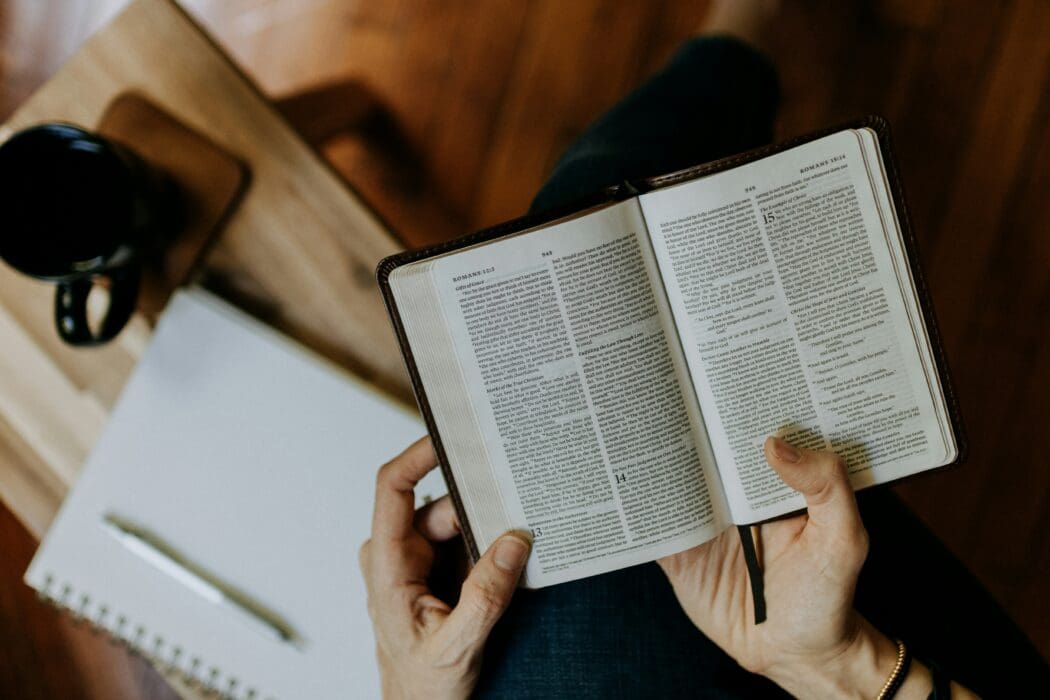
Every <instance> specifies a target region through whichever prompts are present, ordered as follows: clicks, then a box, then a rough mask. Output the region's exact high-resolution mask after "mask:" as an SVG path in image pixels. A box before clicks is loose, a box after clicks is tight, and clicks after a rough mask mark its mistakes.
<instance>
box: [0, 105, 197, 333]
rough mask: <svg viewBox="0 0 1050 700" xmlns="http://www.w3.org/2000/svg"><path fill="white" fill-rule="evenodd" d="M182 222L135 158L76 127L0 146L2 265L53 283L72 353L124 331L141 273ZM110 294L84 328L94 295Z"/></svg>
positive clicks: (48, 129)
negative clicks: (95, 291)
mask: <svg viewBox="0 0 1050 700" xmlns="http://www.w3.org/2000/svg"><path fill="white" fill-rule="evenodd" d="M180 221H181V205H180V201H179V193H178V189H177V188H176V186H175V184H174V182H173V181H172V180H171V179H170V178H169V177H168V176H167V175H165V174H164V173H162V172H160V171H158V170H157V169H155V168H152V167H150V166H149V165H147V164H146V163H145V162H144V161H143V160H142V159H141V158H139V157H138V156H137V155H136V154H135V153H133V152H132V151H131V150H130V149H128V148H126V147H124V146H122V145H120V144H117V143H114V142H113V141H110V140H108V139H104V138H101V137H99V136H96V135H95V134H92V133H90V132H88V131H85V130H83V129H81V128H79V127H76V126H72V125H70V124H42V125H39V126H34V127H30V128H28V129H25V130H24V131H20V132H18V133H17V134H15V135H14V136H12V137H11V138H10V139H8V140H7V141H6V142H5V143H4V144H3V145H2V146H0V258H3V259H4V260H5V261H6V262H7V263H8V264H9V265H11V266H12V267H14V268H15V269H17V270H19V271H21V272H23V273H25V274H27V275H30V276H32V277H36V278H38V279H43V280H48V281H51V282H55V283H57V285H58V289H57V290H56V293H55V325H56V326H57V328H58V334H59V336H61V338H62V339H63V340H65V341H66V342H67V343H70V344H71V345H98V344H100V343H104V342H106V341H108V340H110V339H111V338H113V337H114V336H115V335H116V334H117V333H119V332H120V330H121V329H122V328H123V327H124V325H125V324H126V323H127V322H128V319H129V318H130V317H131V314H132V312H133V311H134V309H135V302H136V300H137V299H138V292H139V279H140V277H141V270H142V264H143V262H144V261H146V260H148V259H150V258H151V257H152V256H155V255H157V254H159V253H160V252H161V251H162V250H163V248H164V246H165V245H167V243H169V242H170V240H171V239H172V237H173V236H174V234H175V233H176V232H177V230H178V228H179V225H180ZM95 285H104V286H105V287H106V288H107V290H108V294H109V305H108V308H107V309H106V312H105V315H104V316H102V317H101V320H100V321H98V322H97V323H94V324H92V323H90V322H89V320H88V312H87V301H88V295H89V294H90V292H91V290H92V287H94V286H95Z"/></svg>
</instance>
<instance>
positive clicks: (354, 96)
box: [274, 80, 387, 148]
mask: <svg viewBox="0 0 1050 700" xmlns="http://www.w3.org/2000/svg"><path fill="white" fill-rule="evenodd" d="M274 105H275V106H276V107H277V111H279V112H280V113H281V114H282V115H284V118H285V119H287V120H288V122H289V123H291V124H292V126H294V127H295V129H296V130H297V131H298V132H299V133H300V134H301V135H302V137H303V138H304V139H306V141H307V142H308V143H310V144H311V145H313V146H315V147H318V148H319V147H320V146H322V145H323V144H324V143H325V142H327V141H328V140H329V139H331V138H333V137H335V136H336V135H338V134H340V133H345V132H348V131H357V130H359V129H363V128H367V127H368V126H369V125H371V124H373V123H375V122H376V121H378V120H382V119H384V118H385V117H386V115H387V111H386V109H385V108H384V106H383V104H382V102H381V101H380V100H379V98H378V96H377V95H376V94H375V93H374V92H372V90H371V89H370V88H369V87H368V86H367V85H365V84H364V83H361V82H358V81H356V80H346V81H341V82H337V83H327V84H325V85H319V86H317V87H313V88H310V89H308V90H304V91H302V92H297V93H293V94H291V95H287V96H284V97H281V98H278V99H277V100H275V101H274Z"/></svg>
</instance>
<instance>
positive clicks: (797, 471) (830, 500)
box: [765, 437, 864, 534]
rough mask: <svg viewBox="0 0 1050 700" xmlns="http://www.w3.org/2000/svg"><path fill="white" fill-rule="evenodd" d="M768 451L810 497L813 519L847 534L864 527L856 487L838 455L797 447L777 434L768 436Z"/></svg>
mask: <svg viewBox="0 0 1050 700" xmlns="http://www.w3.org/2000/svg"><path fill="white" fill-rule="evenodd" d="M765 453H766V461H767V462H769V466H771V467H773V469H774V470H775V471H776V473H777V474H779V475H780V478H781V479H783V480H784V483H786V484H787V485H788V486H790V487H791V488H793V489H795V490H796V491H798V492H799V493H801V494H802V496H803V497H804V498H805V499H806V508H807V509H808V510H809V520H810V522H812V523H815V524H817V525H820V526H822V527H823V526H828V527H829V528H833V529H834V530H835V531H837V532H840V533H844V534H845V533H850V532H854V531H855V530H857V529H861V530H862V529H863V527H864V526H863V524H862V523H861V519H860V512H859V511H858V510H857V499H856V497H855V496H854V495H853V487H852V486H851V485H850V483H849V478H848V477H847V476H846V467H845V465H844V464H843V462H842V459H841V458H840V457H839V456H838V455H836V454H835V453H834V452H827V451H814V450H806V449H802V448H799V447H795V446H793V445H791V444H790V443H789V442H787V441H786V440H782V439H781V438H777V437H769V438H766V444H765Z"/></svg>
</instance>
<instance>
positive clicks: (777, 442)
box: [773, 437, 802, 462]
mask: <svg viewBox="0 0 1050 700" xmlns="http://www.w3.org/2000/svg"><path fill="white" fill-rule="evenodd" d="M773 454H775V455H776V456H777V457H779V458H780V459H782V460H784V461H785V462H797V461H799V460H800V459H802V453H801V452H799V451H798V448H796V447H795V446H794V445H792V444H791V443H790V442H788V441H786V440H781V439H780V438H778V437H775V438H773Z"/></svg>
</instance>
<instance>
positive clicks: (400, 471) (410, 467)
mask: <svg viewBox="0 0 1050 700" xmlns="http://www.w3.org/2000/svg"><path fill="white" fill-rule="evenodd" d="M435 466H437V457H435V456H434V448H433V446H432V445H431V444H430V438H429V437H424V438H421V439H419V440H417V441H416V442H414V443H413V444H412V445H411V446H410V447H409V448H408V449H407V450H405V451H404V452H402V453H401V454H399V455H398V456H397V457H394V459H392V460H390V461H389V462H387V463H386V464H384V465H383V466H382V468H381V469H380V470H379V475H378V476H377V477H376V503H375V511H374V512H373V514H372V536H373V538H376V539H379V538H385V539H401V538H404V537H407V536H408V535H410V534H411V533H412V518H413V516H414V515H415V500H414V496H413V493H412V490H413V489H414V488H415V487H416V483H418V482H419V480H420V479H422V478H423V477H424V476H426V473H427V472H429V471H430V470H431V469H433V468H434V467H435Z"/></svg>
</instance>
